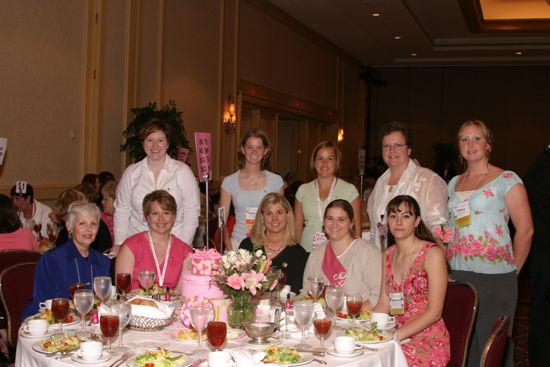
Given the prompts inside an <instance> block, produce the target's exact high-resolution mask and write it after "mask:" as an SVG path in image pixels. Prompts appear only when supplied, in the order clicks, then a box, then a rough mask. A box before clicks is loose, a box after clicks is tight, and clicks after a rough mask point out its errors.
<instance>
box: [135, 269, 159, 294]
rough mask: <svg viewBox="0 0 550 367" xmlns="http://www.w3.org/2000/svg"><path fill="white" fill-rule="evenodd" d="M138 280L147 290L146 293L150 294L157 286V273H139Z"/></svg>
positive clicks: (148, 271)
mask: <svg viewBox="0 0 550 367" xmlns="http://www.w3.org/2000/svg"><path fill="white" fill-rule="evenodd" d="M138 280H139V284H141V287H142V288H143V289H145V292H146V293H147V292H149V289H151V287H152V286H153V284H155V272H154V271H153V270H148V269H147V270H142V271H140V272H139V273H138Z"/></svg>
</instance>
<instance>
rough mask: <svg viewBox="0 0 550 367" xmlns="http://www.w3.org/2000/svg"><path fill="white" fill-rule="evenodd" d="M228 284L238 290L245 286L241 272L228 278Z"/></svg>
mask: <svg viewBox="0 0 550 367" xmlns="http://www.w3.org/2000/svg"><path fill="white" fill-rule="evenodd" d="M227 285H228V286H229V287H230V288H233V289H235V290H237V291H238V290H240V289H242V288H244V279H242V278H241V277H240V276H239V274H232V275H230V276H229V277H228V278H227Z"/></svg>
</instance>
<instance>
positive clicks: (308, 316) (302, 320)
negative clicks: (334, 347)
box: [294, 301, 314, 349]
mask: <svg viewBox="0 0 550 367" xmlns="http://www.w3.org/2000/svg"><path fill="white" fill-rule="evenodd" d="M313 306H314V304H313V302H311V301H299V302H296V303H294V320H295V321H296V323H297V324H298V326H300V327H301V328H302V341H301V343H300V344H298V345H297V346H296V348H299V349H308V348H311V345H309V344H307V343H306V329H307V327H308V326H309V324H310V323H311V320H312V319H313Z"/></svg>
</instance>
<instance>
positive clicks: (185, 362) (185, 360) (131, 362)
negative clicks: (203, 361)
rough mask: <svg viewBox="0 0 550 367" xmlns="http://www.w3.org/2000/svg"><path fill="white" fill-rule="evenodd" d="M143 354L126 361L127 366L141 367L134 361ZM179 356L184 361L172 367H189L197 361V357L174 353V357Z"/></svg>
mask: <svg viewBox="0 0 550 367" xmlns="http://www.w3.org/2000/svg"><path fill="white" fill-rule="evenodd" d="M140 354H142V353H139V354H136V355H134V356H132V357H130V358H129V359H128V360H127V361H126V366H128V367H139V365H138V364H137V363H136V362H135V361H134V359H135V358H136V357H137V356H138V355H140ZM178 356H183V357H184V358H183V361H182V362H181V363H178V364H176V365H173V366H172V367H183V366H189V365H192V364H193V362H194V361H195V360H196V357H194V356H186V355H185V354H183V353H178V352H172V357H178Z"/></svg>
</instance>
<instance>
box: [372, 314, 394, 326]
mask: <svg viewBox="0 0 550 367" xmlns="http://www.w3.org/2000/svg"><path fill="white" fill-rule="evenodd" d="M394 321H395V318H394V317H392V316H390V315H388V314H387V313H383V312H373V313H371V314H370V322H371V323H372V322H376V325H377V326H378V328H380V329H383V328H385V327H386V326H388V323H390V322H394Z"/></svg>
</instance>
